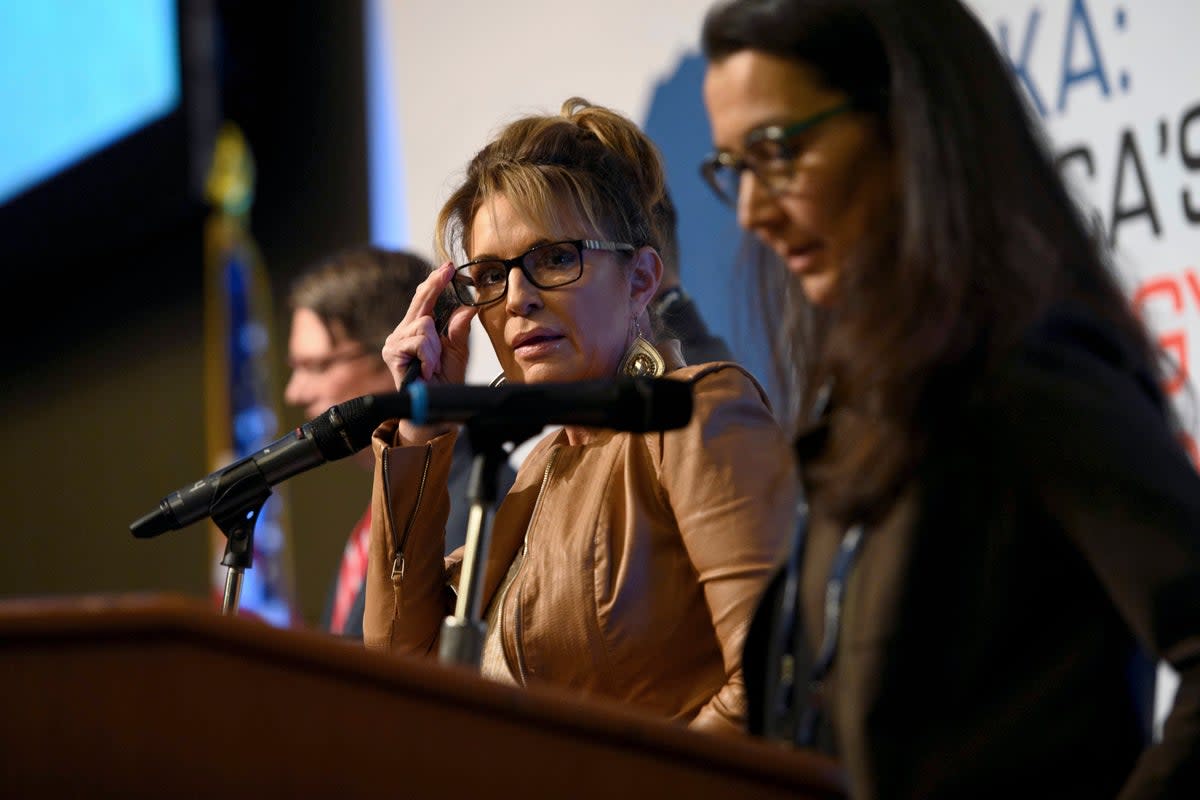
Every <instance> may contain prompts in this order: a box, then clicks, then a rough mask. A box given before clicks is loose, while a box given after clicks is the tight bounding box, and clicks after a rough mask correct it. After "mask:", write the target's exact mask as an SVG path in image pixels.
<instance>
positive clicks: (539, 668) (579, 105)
mask: <svg viewBox="0 0 1200 800" xmlns="http://www.w3.org/2000/svg"><path fill="white" fill-rule="evenodd" d="M663 198H664V177H663V167H662V164H661V161H660V157H659V154H658V152H657V150H656V148H655V147H654V145H653V144H652V143H651V142H650V141H649V140H648V139H647V138H646V136H645V135H644V134H643V133H642V132H641V131H639V130H638V129H637V127H636V126H635V125H634V124H633V123H632V122H630V121H629V120H628V119H626V118H625V117H623V116H621V115H619V114H617V113H614V112H613V111H610V110H608V109H605V108H602V107H598V106H594V105H589V104H588V103H586V102H585V101H583V100H580V99H577V98H576V99H571V100H568V101H567V102H566V103H565V104H564V105H563V107H562V109H561V112H560V113H559V114H556V115H547V116H532V117H526V118H524V119H520V120H517V121H515V122H513V123H511V124H510V125H508V126H507V127H506V128H504V129H503V130H502V131H501V132H500V134H499V135H498V136H497V138H496V139H495V140H494V141H492V142H491V143H489V144H488V145H487V146H486V147H484V148H483V150H481V151H480V152H479V153H478V154H477V155H476V156H475V157H474V159H473V160H472V161H471V162H470V165H469V167H468V169H467V172H466V179H465V181H464V182H463V184H462V185H461V186H460V187H459V188H458V189H457V191H455V192H454V193H453V194H452V195H451V197H450V198H449V200H448V201H447V202H446V204H445V206H444V207H443V209H442V211H441V213H440V215H439V218H438V225H437V230H438V238H437V247H438V250H439V251H440V252H441V253H442V254H443V255H444V256H445V257H446V258H451V257H452V254H456V255H457V258H456V259H455V261H454V262H448V263H445V264H443V265H442V266H441V267H440V268H438V269H437V270H435V271H434V272H433V274H432V275H431V276H430V277H429V279H428V280H426V281H425V283H424V284H423V285H422V286H421V287H420V288H419V289H418V291H417V294H416V296H415V297H414V300H413V303H412V305H411V306H410V307H409V310H408V313H407V315H406V316H405V318H404V319H403V320H402V321H401V322H400V323H399V324H398V325H397V326H396V329H395V330H394V331H393V332H392V334H391V335H390V336H389V338H388V341H387V343H386V344H385V346H384V348H383V356H384V360H385V361H386V362H387V363H388V365H389V367H390V368H391V370H392V374H393V377H394V378H395V380H396V382H397V385H399V384H400V382H401V380H402V378H403V375H404V373H405V371H406V370H407V369H408V367H409V364H410V363H411V362H412V361H413V359H414V358H416V359H419V360H420V363H421V370H422V372H421V374H422V377H423V379H424V380H426V381H428V382H430V383H431V384H438V383H459V382H462V380H463V378H464V372H465V365H466V360H467V346H468V335H467V331H468V326H469V323H470V321H471V319H472V318H473V317H476V316H477V317H478V319H479V321H480V323H481V324H482V325H483V328H484V330H485V331H486V332H487V334H488V336H489V337H490V339H491V343H492V346H493V348H494V349H495V351H496V355H497V357H498V360H499V362H500V364H501V366H502V367H503V370H504V372H503V377H504V379H505V380H507V381H509V382H514V383H546V382H556V383H561V382H569V381H586V380H601V379H611V378H617V377H619V376H622V375H650V376H660V375H666V376H667V377H669V378H673V379H677V380H680V381H686V382H688V383H690V384H691V387H692V394H693V413H692V416H691V421H690V423H689V424H688V425H687V426H686V427H685V428H682V429H678V430H671V431H666V432H652V433H646V434H633V433H621V432H613V431H608V430H599V429H586V428H577V427H571V426H568V427H565V428H563V429H561V430H558V431H556V432H554V433H551V434H547V436H546V437H545V438H544V439H543V440H542V441H540V442H539V443H538V444H537V445H536V447H535V448H534V449H533V450H532V451H531V453H530V454H529V455H528V456H527V457H526V458H525V460H524V461H523V462H522V465H521V468H520V470H519V471H518V474H517V478H516V481H515V483H514V485H513V488H512V490H511V491H510V492H509V493H508V495H507V496H506V497H505V498H504V499H503V502H501V503H500V505H499V507H498V509H497V511H496V514H495V517H494V519H493V528H492V532H491V541H490V545H489V548H488V560H487V564H486V568H485V569H484V580H483V591H482V596H481V597H480V608H481V609H483V610H484V617H485V621H486V639H485V641H484V644H483V654H482V663H481V667H482V672H483V674H484V675H487V676H489V677H492V678H495V679H496V680H501V681H508V682H514V683H517V684H519V685H526V684H529V683H533V682H544V683H550V684H556V685H559V686H564V687H570V688H572V689H575V690H578V691H579V692H582V693H585V694H588V695H591V696H595V697H603V698H610V699H613V700H616V701H620V702H622V703H628V704H631V705H633V706H637V707H639V708H641V709H644V710H646V711H648V712H651V713H653V714H655V715H658V716H661V717H665V718H669V719H672V720H677V721H679V722H682V723H687V724H689V725H691V726H692V727H694V728H697V729H703V730H710V731H719V732H740V731H742V730H743V729H744V725H745V712H746V707H745V699H744V692H743V686H742V677H741V668H740V665H741V652H742V642H743V639H744V636H745V632H746V628H747V625H748V624H749V620H750V614H751V611H752V610H753V608H754V606H755V604H756V602H757V600H758V598H759V596H760V594H761V593H762V590H763V588H764V586H765V581H766V579H767V577H768V576H769V575H770V573H771V571H772V569H773V567H774V565H775V564H776V563H777V562H778V560H779V558H780V557H781V555H782V552H783V549H782V548H783V545H784V543H785V542H786V541H787V539H788V537H789V535H790V532H791V529H792V525H793V521H794V513H795V503H796V481H795V470H794V467H793V465H792V463H791V459H790V456H789V453H788V448H787V444H786V441H785V440H784V438H783V436H782V435H781V431H780V429H779V427H778V425H777V423H776V422H775V420H774V418H773V417H772V415H771V411H770V409H769V408H768V405H767V401H766V398H765V395H764V393H763V391H762V389H761V388H760V387H759V385H758V384H757V383H756V381H755V380H754V378H753V377H751V376H750V375H749V374H748V373H747V372H746V371H745V370H744V369H742V368H741V367H739V366H737V365H736V364H733V363H730V362H711V363H707V364H698V365H692V366H684V365H683V363H682V359H681V358H680V357H679V354H678V348H677V347H676V346H675V344H674V343H673V342H671V341H663V342H652V341H650V340H649V339H648V336H649V334H648V332H649V331H651V330H653V327H652V325H651V320H650V319H649V317H648V314H647V310H646V309H647V305H648V304H649V302H650V300H651V299H652V298H653V297H654V294H655V289H656V288H657V286H658V283H659V280H660V276H661V273H662V263H661V260H660V257H659V254H658V252H657V247H658V246H659V242H660V240H661V238H662V235H663V233H662V231H661V230H659V229H658V227H657V226H658V223H657V222H656V220H659V219H663V218H664V217H663V215H661V214H660V213H659V212H658V205H659V204H660V203H661V202H663ZM456 264H457V266H456ZM447 290H450V291H453V292H455V293H456V296H457V298H458V300H459V301H460V302H461V303H462V306H461V307H460V308H458V309H457V310H456V311H455V312H454V313H453V315H452V316H451V318H450V320H449V323H448V325H447V327H446V331H445V333H444V334H440V335H439V332H438V331H437V330H436V329H435V327H434V322H433V319H432V315H431V312H432V309H433V306H434V302H435V300H436V298H437V297H438V296H439V294H441V293H443V292H445V291H447ZM455 436H456V432H455V431H454V430H447V429H443V428H437V427H426V428H418V427H415V426H413V425H412V424H411V423H409V422H408V421H403V420H395V421H392V422H389V423H385V424H384V425H383V426H381V427H380V429H379V430H377V431H376V432H375V436H374V442H373V449H374V452H375V456H376V459H377V466H376V480H375V494H374V504H375V508H376V510H377V511H378V512H379V513H376V514H374V516H373V518H372V521H373V527H372V532H371V534H372V540H371V546H370V555H369V558H370V567H369V570H368V587H367V610H366V615H365V620H364V631H365V637H364V638H365V641H366V643H367V645H368V646H372V647H378V648H390V649H391V650H393V651H398V652H404V653H416V654H429V653H432V652H435V651H436V648H437V646H438V636H439V632H440V629H441V626H442V622H443V620H444V618H445V617H446V616H447V615H448V614H450V613H451V612H452V611H453V610H454V609H453V607H452V605H451V604H450V603H449V601H450V600H452V599H453V592H448V591H447V588H448V587H449V588H450V589H455V588H456V586H457V582H458V580H459V574H460V569H461V567H462V551H461V550H460V551H459V552H456V553H454V554H452V555H451V556H449V557H448V558H446V559H445V560H443V557H442V536H443V528H444V525H445V519H446V502H447V500H446V490H445V476H446V470H447V467H448V464H449V458H450V452H451V449H452V447H453V444H454V441H455ZM397 564H402V565H403V566H402V568H399V569H396V568H394V565H397Z"/></svg>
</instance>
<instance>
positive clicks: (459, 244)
mask: <svg viewBox="0 0 1200 800" xmlns="http://www.w3.org/2000/svg"><path fill="white" fill-rule="evenodd" d="M665 186H666V180H665V178H664V174H663V166H662V157H661V156H660V154H659V151H658V148H657V147H656V146H655V145H654V143H653V142H651V141H650V139H649V138H647V137H646V135H645V134H644V133H642V131H641V130H640V129H639V128H638V127H637V125H635V124H634V123H633V121H631V120H630V119H628V118H627V117H625V116H623V115H621V114H619V113H617V112H616V111H613V110H611V109H608V108H604V107H603V106H597V105H592V104H591V103H589V102H588V101H587V100H584V99H583V98H580V97H572V98H570V99H568V100H567V101H566V102H564V103H563V104H562V108H561V109H560V111H559V113H558V114H555V115H534V116H527V117H522V118H520V119H518V120H516V121H514V122H511V123H509V124H508V125H506V126H505V127H504V128H503V129H502V130H501V131H500V133H499V135H497V137H496V138H495V139H494V140H493V141H492V142H491V143H490V144H488V145H487V146H486V147H484V148H483V149H482V150H480V151H479V153H478V154H477V155H476V156H475V157H474V158H473V159H472V160H471V163H470V165H469V166H468V167H467V171H466V178H465V180H464V181H463V183H462V185H461V186H459V187H458V189H457V190H456V191H455V192H454V193H453V194H452V195H451V196H450V198H449V199H448V200H447V201H446V203H445V205H444V206H442V210H441V211H440V212H439V214H438V219H437V229H436V234H435V242H434V246H435V248H436V250H437V252H438V254H439V256H440V258H441V260H443V261H446V260H454V261H455V263H459V264H461V263H464V262H465V261H466V260H467V259H468V258H469V254H470V252H471V225H472V223H473V221H474V219H475V215H476V213H477V212H478V211H479V209H480V208H481V207H482V206H483V205H484V204H485V203H486V202H488V201H489V200H491V199H492V198H494V197H496V196H497V195H504V197H505V198H507V200H508V202H509V203H511V204H512V206H513V208H514V209H515V210H516V212H517V213H518V214H519V215H521V216H522V217H523V218H524V219H525V220H526V221H527V222H528V223H529V224H530V225H531V227H534V228H537V229H542V230H545V231H546V232H547V233H549V234H551V235H554V236H559V235H562V236H564V237H566V236H567V232H568V231H573V230H575V229H577V227H578V226H579V225H580V224H582V225H584V226H585V227H586V228H588V229H589V230H590V231H593V232H595V234H596V235H597V236H599V237H600V238H602V239H608V240H611V241H618V242H626V243H628V244H631V245H634V246H635V247H642V246H650V247H653V248H654V249H655V250H656V251H657V250H659V249H660V246H661V243H662V241H663V236H662V232H661V230H660V229H659V227H658V224H657V223H656V220H657V219H658V213H657V208H658V206H659V204H661V203H662V202H663V201H664V197H665ZM590 235H591V234H589V236H590ZM570 238H575V236H574V235H571V236H570ZM456 251H457V252H456ZM627 263H628V259H627Z"/></svg>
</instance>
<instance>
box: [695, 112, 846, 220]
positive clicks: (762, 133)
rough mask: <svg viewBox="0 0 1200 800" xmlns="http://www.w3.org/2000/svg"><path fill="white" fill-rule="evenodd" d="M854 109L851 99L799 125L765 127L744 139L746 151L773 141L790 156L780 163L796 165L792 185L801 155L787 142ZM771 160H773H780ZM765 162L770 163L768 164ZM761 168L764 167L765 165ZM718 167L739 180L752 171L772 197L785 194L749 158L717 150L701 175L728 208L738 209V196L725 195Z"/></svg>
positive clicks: (702, 167)
mask: <svg viewBox="0 0 1200 800" xmlns="http://www.w3.org/2000/svg"><path fill="white" fill-rule="evenodd" d="M854 108H855V104H854V102H853V101H849V100H848V101H846V102H844V103H840V104H838V105H836V106H833V107H832V108H827V109H825V110H824V111H821V112H818V113H816V114H813V115H812V116H810V117H805V118H804V119H802V120H799V121H798V122H793V123H791V124H789V125H763V126H762V127H759V128H755V129H754V130H752V131H750V132H749V133H747V134H746V136H745V138H744V139H743V142H742V151H743V153H745V152H746V151H748V150H749V149H750V148H751V147H754V146H755V145H757V144H758V143H760V142H765V141H771V142H774V143H776V144H778V145H779V146H780V147H781V148H783V149H784V151H785V152H786V153H787V155H785V156H782V157H780V158H779V159H778V160H780V161H788V162H792V163H793V167H792V170H791V173H790V174H789V175H788V181H789V182H790V181H791V179H792V178H794V177H795V175H796V170H795V167H794V162H795V161H796V159H797V158H798V157H799V155H800V154H799V153H795V152H790V151H789V150H788V144H787V143H788V142H789V140H792V139H795V138H796V137H797V136H799V135H800V134H802V133H804V132H805V131H807V130H809V129H810V128H813V127H815V126H817V125H819V124H821V123H822V122H824V121H825V120H827V119H829V118H831V117H835V116H837V115H838V114H841V113H843V112H846V111H852V110H854ZM769 160H772V161H773V160H776V159H769ZM762 163H766V161H764V162H762ZM759 166H761V164H760V165H759ZM718 168H725V169H732V170H733V171H734V173H735V174H736V175H737V176H738V180H739V181H740V180H741V179H742V175H743V174H744V173H745V171H746V170H750V172H751V173H752V174H753V175H754V177H755V179H756V180H758V182H759V183H760V184H762V186H763V188H764V189H766V190H767V192H768V193H770V194H771V196H772V197H778V196H779V195H781V194H783V193H784V188H782V187H778V186H775V185H773V184H772V181H770V180H768V179H766V178H764V177H763V176H762V175H760V174H759V173H758V171H757V167H756V166H755V165H754V164H753V163H751V162H750V161H748V160H747V158H746V156H745V155H742V156H735V155H733V154H732V153H729V152H727V151H724V150H717V151H715V152H713V153H710V154H709V155H708V156H706V157H705V158H704V160H703V161H701V162H700V176H701V177H702V178H703V179H704V182H705V183H706V184H708V188H710V189H712V191H713V193H714V194H715V195H716V196H717V198H718V199H719V200H720V201H721V202H723V203H725V204H726V205H729V206H736V205H737V196H736V195H735V196H733V197H730V196H728V195H727V194H725V192H724V190H723V189H722V188H721V185H720V183H719V182H718V180H717V177H716V176H717V170H718Z"/></svg>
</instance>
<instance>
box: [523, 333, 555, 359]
mask: <svg viewBox="0 0 1200 800" xmlns="http://www.w3.org/2000/svg"><path fill="white" fill-rule="evenodd" d="M562 340H563V337H562V336H558V335H552V334H545V335H540V336H531V337H529V338H527V339H523V340H521V342H520V344H518V345H517V346H516V347H514V348H513V352H514V353H516V354H517V355H518V356H520V357H521V358H524V359H536V358H541V357H543V356H547V355H550V354H551V353H553V352H555V351H556V350H557V349H558V343H559V342H561V341H562Z"/></svg>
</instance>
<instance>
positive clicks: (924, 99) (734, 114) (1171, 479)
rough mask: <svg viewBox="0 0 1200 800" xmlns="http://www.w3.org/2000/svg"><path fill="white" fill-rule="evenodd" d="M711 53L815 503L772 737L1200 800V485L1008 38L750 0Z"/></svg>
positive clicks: (757, 654)
mask: <svg viewBox="0 0 1200 800" xmlns="http://www.w3.org/2000/svg"><path fill="white" fill-rule="evenodd" d="M703 42H704V50H705V55H706V57H707V59H708V67H707V72H706V76H705V82H704V99H705V103H706V106H707V108H708V113H709V119H710V121H711V123H712V131H713V142H714V144H715V145H716V147H717V151H716V153H714V155H713V156H712V157H711V158H710V159H709V160H708V161H707V162H706V164H705V171H706V173H707V175H708V176H709V178H710V183H711V184H712V186H713V188H714V189H715V190H716V191H717V193H718V194H719V195H720V196H722V197H723V198H724V199H725V200H726V201H728V203H729V204H730V206H731V207H732V208H735V209H736V213H737V218H738V222H739V224H740V225H741V226H742V227H743V228H745V229H746V231H747V232H749V233H750V234H752V235H753V238H754V239H756V240H757V241H758V242H759V243H761V245H765V248H769V250H767V251H766V252H764V254H763V260H762V262H761V264H760V265H761V266H762V267H764V268H765V271H764V276H765V277H767V278H768V279H770V280H772V281H774V283H775V287H774V288H773V289H772V290H771V291H770V292H769V295H768V296H769V297H770V298H772V299H775V300H777V301H778V300H779V298H784V302H783V303H782V311H783V313H782V314H780V316H779V317H778V318H776V319H775V320H773V321H774V323H775V324H776V326H777V327H787V328H790V331H791V333H793V334H794V336H792V338H791V339H790V341H789V346H788V348H787V349H785V350H783V351H782V352H781V353H780V354H779V355H780V358H779V363H780V364H781V365H782V366H783V367H784V368H785V369H786V371H787V377H788V378H790V379H791V381H792V385H793V386H794V387H795V392H794V396H795V397H796V398H797V400H798V401H799V403H798V405H799V409H798V413H797V415H796V428H797V432H798V436H797V438H796V455H797V458H798V460H799V464H800V472H801V478H802V482H803V486H804V491H805V497H806V500H807V503H808V509H809V517H808V527H807V536H806V537H797V540H796V542H795V545H796V546H795V547H794V549H793V554H794V558H789V568H788V569H787V570H784V571H782V572H781V573H780V579H779V580H778V582H777V583H776V584H774V585H773V586H774V588H773V590H772V591H770V592H769V593H768V595H767V600H766V602H764V604H763V606H762V607H763V613H762V614H761V615H759V616H757V617H756V619H755V625H754V626H753V628H752V633H751V635H750V637H749V638H748V640H747V644H746V648H745V651H746V661H745V664H746V673H745V675H746V685H747V692H748V695H749V697H750V701H751V721H752V725H751V729H752V731H753V732H755V733H763V734H765V735H768V736H771V737H772V738H777V739H786V740H788V741H791V742H796V743H798V744H802V745H813V746H817V747H820V748H822V749H825V750H827V751H828V752H830V753H832V754H835V755H836V756H838V757H839V758H840V759H841V761H842V762H843V764H844V766H845V768H846V771H847V773H848V776H849V780H850V795H851V796H852V797H854V798H856V800H882V799H884V798H924V799H926V800H927V799H929V798H973V799H978V798H999V797H1004V798H1013V797H1021V798H1030V797H1037V798H1067V797H1071V798H1102V797H1103V798H1112V797H1120V798H1122V800H1131V799H1132V798H1151V797H1154V798H1182V797H1192V798H1195V797H1200V476H1198V475H1197V473H1196V470H1195V469H1194V467H1193V465H1192V464H1191V463H1189V460H1188V457H1187V453H1186V451H1185V448H1184V446H1182V445H1181V442H1180V438H1181V437H1180V433H1181V431H1180V430H1179V427H1178V421H1177V420H1175V419H1174V415H1173V414H1172V413H1171V409H1170V405H1169V402H1168V400H1167V398H1166V397H1165V396H1164V393H1163V391H1162V389H1161V384H1162V374H1161V370H1160V362H1159V359H1160V358H1161V353H1160V352H1159V351H1158V349H1157V348H1156V347H1155V344H1154V342H1153V340H1152V338H1151V336H1150V335H1149V334H1148V331H1147V330H1146V328H1145V327H1144V326H1143V324H1142V323H1141V321H1140V320H1139V319H1138V318H1137V316H1136V315H1135V313H1134V311H1133V309H1132V308H1131V306H1130V303H1129V301H1128V299H1127V297H1126V296H1125V295H1124V293H1123V292H1122V288H1121V285H1120V283H1119V281H1118V279H1117V277H1116V275H1115V274H1114V273H1113V271H1112V270H1111V265H1110V264H1109V263H1108V259H1107V257H1106V254H1105V253H1104V251H1103V249H1102V248H1103V245H1102V244H1100V243H1098V242H1096V241H1095V240H1094V239H1093V236H1092V232H1091V231H1090V230H1089V229H1088V226H1087V225H1086V224H1085V222H1084V221H1083V219H1082V218H1081V215H1080V213H1079V209H1078V208H1077V207H1076V205H1075V202H1074V200H1073V198H1072V197H1071V196H1070V194H1069V192H1068V190H1067V188H1066V187H1065V186H1064V184H1063V182H1062V180H1061V179H1060V178H1059V176H1058V174H1057V172H1056V170H1055V167H1054V163H1053V160H1052V156H1051V154H1050V153H1049V152H1047V150H1046V149H1045V148H1044V147H1043V144H1042V141H1041V138H1040V137H1041V132H1040V130H1039V129H1038V124H1037V122H1036V120H1034V119H1031V118H1030V117H1029V115H1028V109H1027V107H1026V106H1025V103H1024V101H1023V99H1022V97H1021V95H1020V89H1019V86H1018V84H1017V82H1016V80H1015V76H1014V75H1013V74H1012V70H1011V68H1010V65H1009V64H1008V63H1007V62H1006V60H1005V58H1004V56H1003V55H1002V54H1001V53H1000V52H999V50H998V49H997V47H996V45H995V43H994V42H993V41H992V40H991V37H990V36H989V34H988V32H987V30H986V29H985V28H984V27H983V25H982V24H981V22H980V20H979V19H978V18H977V17H975V15H974V14H973V13H972V12H971V11H970V10H969V9H968V8H966V7H965V6H964V5H963V3H962V2H960V0H923V2H921V3H913V2H909V1H908V0H732V2H722V3H720V4H719V5H717V6H715V7H714V8H713V9H712V10H711V11H710V13H709V15H708V17H707V18H706V21H705V24H704V32H703ZM765 248H764V249H765ZM781 286H782V287H783V288H780V287H781ZM1155 659H1157V660H1161V661H1164V662H1167V663H1169V664H1170V666H1171V667H1173V668H1174V670H1175V671H1177V673H1178V675H1179V686H1178V690H1177V691H1176V692H1175V694H1174V703H1173V705H1172V706H1171V712H1170V714H1169V716H1168V717H1167V719H1166V722H1165V724H1164V725H1163V728H1162V732H1161V735H1160V736H1159V737H1158V738H1157V739H1155V738H1154V737H1152V736H1151V735H1150V726H1149V724H1148V717H1149V711H1150V709H1149V704H1148V703H1147V702H1146V700H1147V697H1146V696H1145V677H1146V675H1147V674H1151V672H1150V670H1151V668H1152V667H1153V661H1154V660H1155ZM801 664H805V665H807V667H806V668H804V669H801V668H800V667H799V666H798V665H801Z"/></svg>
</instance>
